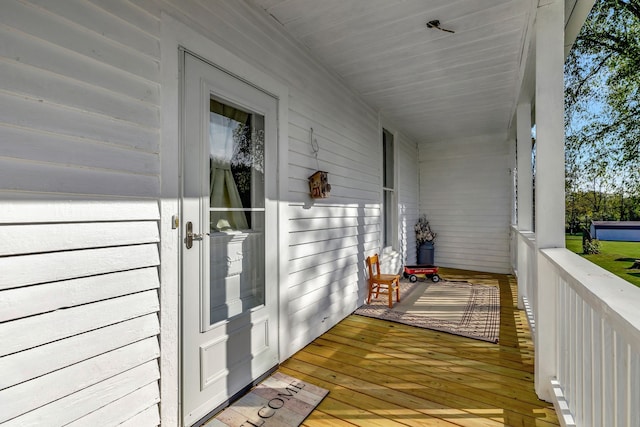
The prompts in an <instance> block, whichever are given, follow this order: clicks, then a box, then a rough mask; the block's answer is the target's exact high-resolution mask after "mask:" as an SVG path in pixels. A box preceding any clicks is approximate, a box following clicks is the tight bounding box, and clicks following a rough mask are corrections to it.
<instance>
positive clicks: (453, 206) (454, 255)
mask: <svg viewBox="0 0 640 427" xmlns="http://www.w3.org/2000/svg"><path fill="white" fill-rule="evenodd" d="M508 152H509V150H508V145H507V144H506V142H505V139H504V138H502V137H500V136H496V135H485V136H478V137H474V138H469V139H465V140H459V141H447V142H443V143H434V144H428V145H425V146H423V147H421V150H420V164H421V165H422V167H421V168H420V183H421V186H420V200H421V204H420V211H421V212H423V213H426V214H427V218H428V219H429V221H430V223H431V226H432V228H433V229H434V231H435V232H436V233H438V238H437V240H436V248H435V262H436V263H437V264H439V265H442V266H447V267H456V268H467V269H475V270H479V271H492V272H498V273H506V272H509V269H510V267H509V233H510V220H511V217H510V208H509V206H510V203H511V190H510V182H511V181H510V176H509V171H508V169H507V166H508V164H507V162H506V159H507V156H508ZM432 159H434V160H432Z"/></svg>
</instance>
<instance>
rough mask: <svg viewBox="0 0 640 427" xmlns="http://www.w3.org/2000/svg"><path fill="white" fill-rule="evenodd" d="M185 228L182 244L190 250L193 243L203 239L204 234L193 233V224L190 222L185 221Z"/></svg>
mask: <svg viewBox="0 0 640 427" xmlns="http://www.w3.org/2000/svg"><path fill="white" fill-rule="evenodd" d="M186 227H187V237H185V238H184V244H185V245H186V246H187V249H191V248H192V247H193V241H194V240H202V239H203V238H204V235H205V233H199V234H198V233H194V232H193V223H192V222H191V221H187V225H186ZM207 234H208V233H207Z"/></svg>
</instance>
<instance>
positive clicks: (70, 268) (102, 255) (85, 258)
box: [0, 244, 160, 290]
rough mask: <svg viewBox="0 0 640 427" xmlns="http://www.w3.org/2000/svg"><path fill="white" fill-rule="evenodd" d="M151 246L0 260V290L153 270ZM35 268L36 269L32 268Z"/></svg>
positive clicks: (155, 255) (155, 256)
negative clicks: (147, 268) (0, 273)
mask: <svg viewBox="0 0 640 427" xmlns="http://www.w3.org/2000/svg"><path fill="white" fill-rule="evenodd" d="M159 263H160V260H159V255H158V247H157V245H155V244H144V245H136V246H123V247H116V248H101V249H85V250H77V251H69V252H54V253H48V254H36V255H20V256H14V257H4V258H0V271H2V273H3V274H2V276H0V290H1V289H10V288H17V287H20V286H25V285H32V284H36V283H46V282H52V281H58V280H67V279H75V278H79V277H86V276H93V275H97V274H105V273H112V272H116V271H124V270H132V269H136V268H144V267H150V266H156V265H158V264H159ZM34 265H37V266H38V268H33V266H34Z"/></svg>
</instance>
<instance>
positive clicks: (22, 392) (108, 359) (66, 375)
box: [0, 337, 160, 422]
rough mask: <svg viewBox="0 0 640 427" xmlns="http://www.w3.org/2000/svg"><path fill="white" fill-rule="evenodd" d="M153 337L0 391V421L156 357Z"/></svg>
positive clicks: (157, 348)
mask: <svg viewBox="0 0 640 427" xmlns="http://www.w3.org/2000/svg"><path fill="white" fill-rule="evenodd" d="M159 354H160V348H159V346H158V340H157V338H156V337H153V338H147V339H145V340H142V341H138V342H135V343H133V344H131V345H128V346H126V347H121V348H119V349H116V350H113V351H110V352H108V353H104V354H102V355H100V356H96V357H94V358H91V359H88V360H85V361H82V362H80V363H77V364H75V365H72V366H69V367H67V368H64V369H61V370H58V371H55V372H52V373H50V374H47V375H43V376H41V377H38V378H35V379H33V380H31V381H27V382H24V383H21V384H18V385H15V386H13V387H10V388H7V389H4V390H1V391H0V402H2V406H3V408H2V411H0V422H4V421H7V420H10V419H11V418H14V417H16V416H19V415H22V414H24V413H26V412H28V411H30V410H32V409H35V408H38V407H40V406H42V405H46V404H48V403H50V402H53V401H55V400H57V399H60V398H63V397H65V396H68V395H69V394H71V393H75V392H78V391H80V390H82V389H84V388H86V387H89V386H92V385H94V384H97V383H99V382H101V381H104V380H106V379H108V378H110V377H112V376H114V375H117V374H119V373H121V372H123V371H126V370H128V369H132V368H135V367H136V366H139V365H142V364H143V363H145V362H148V361H150V360H153V359H156V358H157V357H158V356H159Z"/></svg>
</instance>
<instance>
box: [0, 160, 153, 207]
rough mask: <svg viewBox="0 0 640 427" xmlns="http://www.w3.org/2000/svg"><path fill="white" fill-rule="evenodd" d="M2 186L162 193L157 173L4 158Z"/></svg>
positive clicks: (0, 164) (110, 193) (145, 194)
mask: <svg viewBox="0 0 640 427" xmlns="http://www.w3.org/2000/svg"><path fill="white" fill-rule="evenodd" d="M43 177H46V178H44V179H43ZM0 186H2V187H1V188H0V189H3V190H9V191H29V192H42V193H47V192H52V193H53V192H56V191H59V192H61V193H75V194H102V195H105V196H129V197H134V196H135V197H152V196H154V195H156V196H157V195H158V194H159V193H160V179H159V177H158V176H156V175H140V174H131V173H126V172H118V171H108V170H96V169H86V168H76V167H70V166H64V165H53V164H47V163H35V162H25V161H16V160H15V159H8V158H2V157H0Z"/></svg>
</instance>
